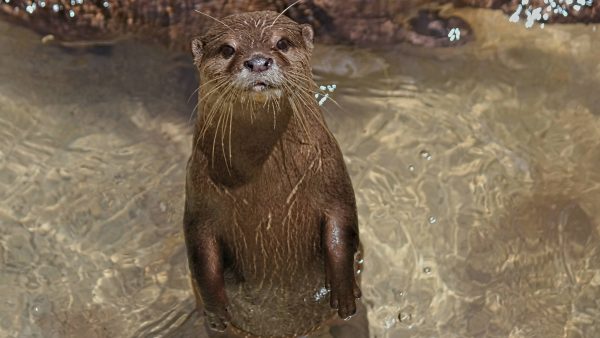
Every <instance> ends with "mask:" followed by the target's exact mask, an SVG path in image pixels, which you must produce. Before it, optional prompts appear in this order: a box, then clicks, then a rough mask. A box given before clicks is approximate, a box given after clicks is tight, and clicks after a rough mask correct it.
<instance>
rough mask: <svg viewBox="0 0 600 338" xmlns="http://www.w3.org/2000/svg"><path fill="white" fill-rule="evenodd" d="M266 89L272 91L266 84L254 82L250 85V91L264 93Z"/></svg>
mask: <svg viewBox="0 0 600 338" xmlns="http://www.w3.org/2000/svg"><path fill="white" fill-rule="evenodd" d="M268 89H273V87H272V86H270V85H268V84H267V83H266V82H262V81H256V82H254V83H253V84H252V86H251V88H250V90H252V91H255V92H264V91H266V90H268Z"/></svg>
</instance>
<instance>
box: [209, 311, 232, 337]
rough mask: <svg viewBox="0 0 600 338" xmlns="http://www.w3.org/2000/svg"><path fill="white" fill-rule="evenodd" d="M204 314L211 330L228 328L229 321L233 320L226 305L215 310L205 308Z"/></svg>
mask: <svg viewBox="0 0 600 338" xmlns="http://www.w3.org/2000/svg"><path fill="white" fill-rule="evenodd" d="M204 315H205V316H206V321H207V323H208V327H209V328H210V329H211V330H214V331H218V332H223V331H225V329H227V325H228V324H229V321H230V320H231V317H230V315H229V311H227V308H226V307H223V308H221V309H218V310H215V311H209V310H204Z"/></svg>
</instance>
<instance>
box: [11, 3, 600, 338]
mask: <svg viewBox="0 0 600 338" xmlns="http://www.w3.org/2000/svg"><path fill="white" fill-rule="evenodd" d="M459 14H460V15H462V16H463V17H464V18H465V19H467V20H468V21H469V22H471V23H472V25H473V27H474V29H475V32H476V35H477V40H476V41H475V42H473V43H471V44H468V45H467V46H465V47H461V48H455V49H445V50H435V49H421V48H416V47H408V46H397V47H394V48H391V49H388V50H386V51H379V52H376V51H368V50H353V49H349V48H345V47H322V46H319V47H318V48H317V51H316V54H315V72H316V76H317V79H318V82H319V83H321V84H334V83H335V84H336V88H337V89H336V91H335V92H334V93H333V94H332V95H333V97H334V99H335V100H336V101H337V102H338V103H339V105H340V106H341V108H340V107H337V106H336V105H335V104H333V103H332V102H331V101H329V102H326V103H325V105H324V107H325V108H326V110H327V113H326V114H327V118H328V120H329V124H330V126H331V128H332V130H333V132H334V134H335V135H336V136H337V138H338V140H339V142H340V144H341V146H342V148H343V151H344V154H345V155H346V160H347V163H348V166H349V170H350V172H351V175H352V178H353V182H354V186H355V189H356V195H357V201H358V207H359V216H360V225H361V236H362V241H363V245H364V247H365V250H366V254H365V269H364V272H363V276H362V278H363V285H362V289H363V294H364V297H363V302H364V304H365V305H366V307H367V309H368V318H369V330H370V334H371V336H372V337H423V338H432V337H440V338H441V337H443V338H452V337H457V338H458V337H460V338H467V337H511V338H512V337H514V338H516V337H549V338H552V337H573V338H575V337H582V338H583V337H600V170H598V168H599V167H600V95H598V88H600V65H599V63H598V52H599V51H600V30H599V31H598V32H596V30H595V27H594V26H583V25H577V26H546V27H545V29H540V28H539V27H536V28H534V29H531V30H526V29H525V28H524V27H523V26H522V25H517V24H511V23H509V22H508V19H507V17H505V16H503V15H501V14H500V13H496V12H490V11H462V12H460V13H459ZM0 55H1V56H0V336H3V337H44V338H46V337H86V338H95V337H110V338H114V337H192V336H200V337H202V336H204V334H203V333H202V332H201V328H200V327H201V323H200V319H199V318H198V315H197V314H196V313H195V312H194V302H193V296H192V293H191V289H190V286H189V284H188V273H187V263H186V258H185V251H184V244H183V238H182V233H181V214H182V200H183V185H184V171H185V164H186V160H187V156H188V155H189V152H190V148H191V125H190V123H189V120H190V115H191V113H192V112H193V108H194V105H195V101H196V99H195V97H194V96H193V95H192V92H193V91H194V89H195V87H196V86H197V83H196V80H195V71H194V69H193V68H192V67H191V61H190V58H189V56H188V55H175V54H171V53H169V52H167V51H165V50H164V49H163V48H162V47H160V46H155V45H149V44H143V43H139V42H135V41H124V42H120V43H118V44H116V45H115V46H112V47H103V48H96V49H92V50H78V51H73V50H65V49H61V48H59V47H56V46H48V45H43V44H41V42H40V37H39V36H37V35H35V34H33V33H31V32H30V31H28V30H25V29H23V28H20V27H16V26H12V25H9V24H6V23H3V22H0ZM190 95H192V98H191V99H190V100H189V101H188V98H189V97H190Z"/></svg>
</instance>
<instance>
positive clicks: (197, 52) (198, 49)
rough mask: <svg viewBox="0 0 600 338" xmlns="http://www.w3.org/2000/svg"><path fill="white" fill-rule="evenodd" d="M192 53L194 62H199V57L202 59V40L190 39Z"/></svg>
mask: <svg viewBox="0 0 600 338" xmlns="http://www.w3.org/2000/svg"><path fill="white" fill-rule="evenodd" d="M192 54H194V62H195V63H198V64H199V63H200V59H202V54H203V50H202V41H200V39H198V38H195V39H194V40H192Z"/></svg>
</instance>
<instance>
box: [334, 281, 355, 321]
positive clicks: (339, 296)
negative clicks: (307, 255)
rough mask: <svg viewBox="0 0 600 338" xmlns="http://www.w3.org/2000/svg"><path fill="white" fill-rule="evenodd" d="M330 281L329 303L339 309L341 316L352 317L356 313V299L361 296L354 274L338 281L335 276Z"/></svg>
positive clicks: (343, 317)
mask: <svg viewBox="0 0 600 338" xmlns="http://www.w3.org/2000/svg"><path fill="white" fill-rule="evenodd" d="M330 281H331V283H330V285H329V289H330V292H329V297H330V298H329V304H330V305H331V307H332V308H334V309H337V310H338V315H339V316H340V318H342V319H348V318H350V317H351V316H353V315H354V314H355V313H356V299H357V298H360V296H361V292H360V289H359V288H358V285H357V284H356V279H355V278H354V276H352V277H349V278H346V279H342V280H337V281H336V279H335V278H333V279H330Z"/></svg>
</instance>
